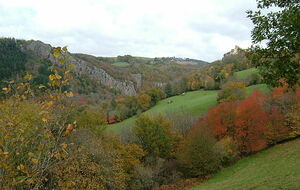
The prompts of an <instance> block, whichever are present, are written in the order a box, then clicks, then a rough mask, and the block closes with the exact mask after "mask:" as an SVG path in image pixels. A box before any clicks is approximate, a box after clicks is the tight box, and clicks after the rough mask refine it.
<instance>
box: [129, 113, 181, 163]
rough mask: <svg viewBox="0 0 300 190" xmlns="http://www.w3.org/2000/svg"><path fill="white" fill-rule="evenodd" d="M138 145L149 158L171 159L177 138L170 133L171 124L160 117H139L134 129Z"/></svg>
mask: <svg viewBox="0 0 300 190" xmlns="http://www.w3.org/2000/svg"><path fill="white" fill-rule="evenodd" d="M133 130H134V133H135V135H136V136H137V138H138V143H139V144H140V145H141V146H142V148H143V150H145V151H146V152H147V153H148V155H150V156H158V157H161V158H171V157H172V156H173V154H174V151H175V149H176V143H177V141H178V136H177V135H176V134H175V133H174V132H173V131H172V125H171V122H170V121H168V120H166V119H165V118H164V117H163V116H162V115H157V116H155V117H153V118H150V117H149V116H147V115H141V116H140V117H139V118H138V119H137V120H136V124H135V127H134V129H133Z"/></svg>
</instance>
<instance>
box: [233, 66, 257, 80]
mask: <svg viewBox="0 0 300 190" xmlns="http://www.w3.org/2000/svg"><path fill="white" fill-rule="evenodd" d="M253 73H258V70H257V69H256V68H251V69H247V70H243V71H239V72H236V73H235V74H236V77H237V78H238V79H245V78H247V76H249V75H251V74H253Z"/></svg>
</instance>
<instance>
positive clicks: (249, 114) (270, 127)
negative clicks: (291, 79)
mask: <svg viewBox="0 0 300 190" xmlns="http://www.w3.org/2000/svg"><path fill="white" fill-rule="evenodd" d="M297 99H299V98H297V91H296V92H288V91H287V89H285V88H283V87H281V88H275V89H274V90H273V91H272V92H271V96H269V97H266V96H265V95H264V94H263V93H261V92H260V91H254V92H253V94H252V95H251V96H250V97H248V98H246V99H244V100H242V101H234V102H233V101H232V102H225V103H222V104H219V105H217V106H216V107H214V108H211V109H210V110H209V111H208V114H207V116H206V118H205V121H206V124H207V125H208V126H209V127H210V129H211V130H212V132H213V135H214V136H215V137H216V138H217V140H222V139H223V138H226V137H230V138H232V139H233V141H234V143H235V144H236V145H237V146H238V150H239V152H240V153H242V154H248V153H252V152H257V151H259V150H262V149H263V148H265V147H267V145H268V144H274V143H277V142H279V141H282V140H284V139H286V138H288V137H293V136H295V135H297V134H298V132H299V129H297V123H299V120H298V119H297V116H296V115H297V113H299V111H297V110H299V104H297ZM298 115H299V114H298ZM285 121H286V122H287V121H289V122H291V123H292V124H289V126H287V125H286V124H285Z"/></svg>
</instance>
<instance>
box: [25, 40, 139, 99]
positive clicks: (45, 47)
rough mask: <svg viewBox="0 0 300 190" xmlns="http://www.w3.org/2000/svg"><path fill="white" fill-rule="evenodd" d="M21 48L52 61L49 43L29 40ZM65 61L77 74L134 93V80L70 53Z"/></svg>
mask: <svg viewBox="0 0 300 190" xmlns="http://www.w3.org/2000/svg"><path fill="white" fill-rule="evenodd" d="M22 49H23V50H24V51H31V52H32V53H34V54H35V55H36V56H37V57H39V58H41V59H49V60H50V61H51V62H53V61H54V58H53V55H52V53H51V50H52V47H51V45H49V44H45V43H43V42H41V41H34V40H30V41H27V42H26V43H24V44H23V45H22ZM67 61H69V62H70V63H72V64H73V65H74V66H75V73H76V74H77V75H81V74H85V75H87V76H89V77H90V78H91V79H93V80H96V81H98V82H100V83H101V84H102V85H104V86H107V87H109V88H114V89H116V90H119V91H120V92H121V93H123V94H125V95H135V94H136V88H135V85H134V82H132V81H129V80H124V81H121V80H117V79H115V78H113V77H112V76H111V75H109V74H108V73H107V72H106V71H105V70H104V69H102V68H100V67H97V66H95V65H93V64H89V63H88V62H86V61H85V60H82V59H80V58H78V57H76V56H73V55H72V54H71V53H70V54H69V56H68V60H67ZM138 86H140V84H137V87H138Z"/></svg>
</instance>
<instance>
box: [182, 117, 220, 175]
mask: <svg viewBox="0 0 300 190" xmlns="http://www.w3.org/2000/svg"><path fill="white" fill-rule="evenodd" d="M177 161H178V164H179V167H180V169H181V171H182V172H183V173H184V174H185V176H187V177H197V176H205V175H209V174H212V173H213V172H215V171H217V170H218V169H219V168H220V167H221V161H222V156H221V154H220V152H218V148H217V147H216V140H215V139H214V137H213V136H212V134H211V133H210V132H209V130H208V129H207V128H205V127H204V126H203V124H202V122H200V123H198V125H196V126H195V127H193V128H192V129H191V131H190V132H189V133H188V135H187V136H186V137H185V138H184V140H183V142H182V143H181V144H180V146H179V148H178V151H177Z"/></svg>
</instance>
